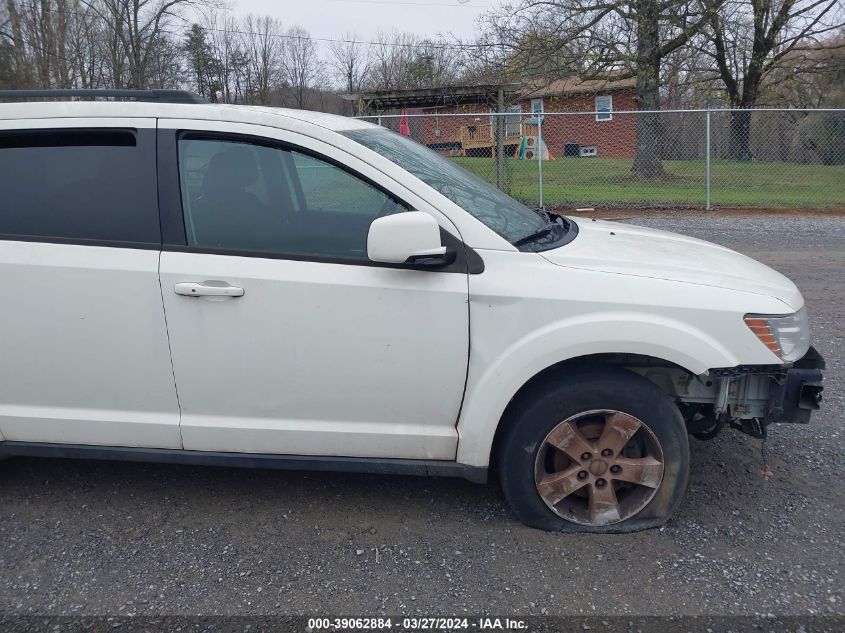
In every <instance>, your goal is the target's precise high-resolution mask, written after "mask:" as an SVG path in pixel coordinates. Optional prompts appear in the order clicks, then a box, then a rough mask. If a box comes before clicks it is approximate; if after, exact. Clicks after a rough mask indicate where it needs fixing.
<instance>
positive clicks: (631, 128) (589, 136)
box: [343, 78, 637, 158]
mask: <svg viewBox="0 0 845 633" xmlns="http://www.w3.org/2000/svg"><path fill="white" fill-rule="evenodd" d="M635 85H636V78H630V79H622V80H616V81H610V80H595V81H580V80H578V79H575V78H568V79H561V80H557V81H553V82H551V83H550V84H548V85H544V86H542V87H537V88H526V87H524V86H521V85H519V84H503V85H495V84H494V85H485V86H458V87H454V86H453V87H446V88H439V89H426V90H398V91H384V92H371V93H357V94H354V95H343V97H344V98H345V99H348V100H354V101H356V102H357V103H358V113H359V114H360V115H370V116H377V115H379V114H385V115H386V114H396V113H398V112H399V111H400V110H401V109H402V108H405V109H406V110H407V112H408V113H409V114H423V115H427V116H422V117H411V118H410V120H409V123H410V129H411V136H412V137H413V138H415V139H416V140H418V141H420V142H421V143H424V144H426V145H428V146H429V147H431V148H433V149H436V150H438V151H441V152H443V153H448V154H459V155H466V156H490V155H492V153H493V152H494V147H495V141H494V137H495V123H494V121H493V118H492V117H490V113H491V112H497V111H500V110H503V111H505V112H507V113H509V114H510V116H508V117H506V120H505V121H506V123H505V126H504V141H503V143H504V150H505V153H506V154H507V155H512V154H513V152H514V151H515V149H516V147H517V145H518V144H519V142H520V139H521V137H522V136H523V135H536V134H537V123H538V119H537V115H538V114H539V113H545V114H544V115H543V139H544V141H545V143H546V146H547V147H548V148H549V151H550V152H551V154H552V156H554V157H563V156H579V155H580V156H593V155H596V156H602V157H608V158H630V157H632V156H633V155H634V148H635V145H636V117H635V115H625V114H617V113H618V112H622V111H633V110H636V109H637V107H636V104H637V102H636V92H635ZM555 112H564V113H574V112H578V113H587V114H578V115H560V116H556V115H554V114H552V113H555ZM450 115H464V116H450ZM532 115H533V116H532ZM397 129H398V123H397Z"/></svg>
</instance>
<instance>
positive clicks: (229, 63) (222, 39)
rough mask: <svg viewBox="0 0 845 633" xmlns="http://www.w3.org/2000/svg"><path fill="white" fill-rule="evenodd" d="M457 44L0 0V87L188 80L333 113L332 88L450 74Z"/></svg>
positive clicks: (136, 0) (234, 99) (196, 4)
mask: <svg viewBox="0 0 845 633" xmlns="http://www.w3.org/2000/svg"><path fill="white" fill-rule="evenodd" d="M464 53H465V51H464V50H463V49H462V48H461V47H459V46H457V47H456V46H455V45H454V43H453V42H452V41H451V40H450V41H447V40H446V39H443V38H440V39H429V38H421V37H418V36H415V35H412V34H408V33H402V32H399V31H392V32H380V33H378V34H377V35H376V36H375V37H373V38H372V41H366V42H365V41H362V39H361V38H360V37H359V36H358V35H357V34H356V33H353V32H350V33H345V34H343V35H342V36H341V37H339V38H337V39H335V40H331V41H325V42H318V41H317V40H315V39H314V38H313V37H312V36H311V35H310V34H309V33H308V31H306V30H305V29H303V28H302V27H300V26H297V25H286V24H284V23H283V22H282V21H281V20H280V19H279V18H276V17H272V16H269V15H263V16H256V15H246V16H242V17H238V16H235V15H233V14H232V13H231V12H229V11H226V10H224V9H223V8H221V6H219V5H217V4H214V3H213V2H208V1H205V0H0V88H16V89H23V88H190V89H192V90H194V91H196V92H198V93H199V94H201V95H202V96H204V97H206V98H207V99H209V100H210V101H212V102H221V103H242V104H252V105H273V106H288V107H294V108H312V109H320V110H327V111H342V110H344V109H349V108H351V104H346V103H344V102H342V101H341V100H340V99H339V98H338V96H337V93H338V92H344V91H345V92H355V91H359V90H362V89H364V88H368V89H374V90H375V89H385V90H394V89H403V88H415V87H423V86H431V85H443V84H448V83H454V82H455V81H459V80H461V79H463V78H464V77H465V75H464V74H463V73H464V69H465V68H466V66H467V65H466V59H465V58H466V55H465V54H464Z"/></svg>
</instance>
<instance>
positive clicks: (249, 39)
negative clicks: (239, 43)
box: [243, 15, 284, 105]
mask: <svg viewBox="0 0 845 633" xmlns="http://www.w3.org/2000/svg"><path fill="white" fill-rule="evenodd" d="M243 30H244V33H243V48H244V51H245V54H246V57H247V64H248V65H247V68H246V72H245V82H246V94H247V99H248V100H249V102H250V103H258V104H262V105H267V104H269V103H270V99H271V95H272V92H273V90H274V89H275V88H276V87H277V86H278V84H279V83H280V82H281V81H282V76H281V75H282V57H283V54H284V44H283V41H282V25H281V22H279V20H277V19H276V18H271V17H270V16H267V15H265V16H261V17H259V16H254V15H248V16H246V18H245V19H244V21H243Z"/></svg>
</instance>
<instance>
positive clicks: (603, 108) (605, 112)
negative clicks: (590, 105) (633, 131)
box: [596, 95, 613, 121]
mask: <svg viewBox="0 0 845 633" xmlns="http://www.w3.org/2000/svg"><path fill="white" fill-rule="evenodd" d="M612 118H613V97H611V96H607V95H606V96H602V97H596V121H610V120H611V119H612Z"/></svg>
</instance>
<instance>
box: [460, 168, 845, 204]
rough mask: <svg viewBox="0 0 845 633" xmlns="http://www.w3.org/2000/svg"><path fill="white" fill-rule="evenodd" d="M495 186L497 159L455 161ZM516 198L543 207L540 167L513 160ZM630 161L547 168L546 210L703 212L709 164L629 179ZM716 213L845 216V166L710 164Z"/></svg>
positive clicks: (511, 174) (512, 187)
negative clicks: (748, 210) (790, 211)
mask: <svg viewBox="0 0 845 633" xmlns="http://www.w3.org/2000/svg"><path fill="white" fill-rule="evenodd" d="M453 160H454V161H455V162H456V163H458V164H459V165H461V166H462V167H464V168H466V169H468V170H470V171H471V172H473V173H475V174H476V175H478V176H480V177H481V178H484V179H485V180H487V181H488V182H491V183H494V184H495V181H496V166H495V163H494V161H493V159H492V158H455V159H453ZM506 160H507V165H506V173H507V174H508V177H509V179H510V183H511V185H510V192H509V193H510V194H511V195H512V196H513V197H515V198H518V199H520V200H523V201H526V202H529V203H534V204H536V203H537V201H538V199H539V197H538V187H537V162H536V161H527V160H517V159H514V158H508V159H506ZM632 162H633V161H632V160H631V159H622V158H559V159H556V160H553V161H543V199H544V202H545V204H546V205H547V206H551V207H553V206H557V205H560V206H585V207H596V208H602V207H616V206H620V207H625V206H637V207H643V206H649V205H655V206H672V205H678V206H685V207H686V206H704V202H705V187H706V179H705V173H706V171H705V170H706V167H705V163H704V161H703V160H691V161H678V160H667V161H664V162H663V168H664V170H665V171H666V172H667V173H668V174H669V176H668V177H667V178H666V179H665V180H660V181H642V180H635V179H632V178H631V176H630V171H631V163H632ZM710 167H711V201H712V204H713V206H722V207H757V208H777V209H780V208H802V209H837V210H841V209H845V165H833V166H827V165H799V164H794V163H762V162H751V163H742V162H735V161H712V162H711V166H710Z"/></svg>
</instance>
